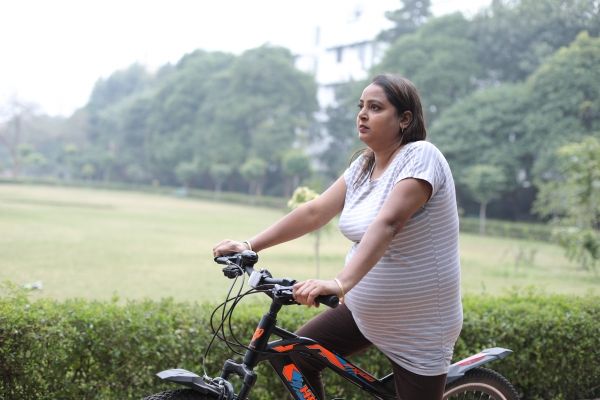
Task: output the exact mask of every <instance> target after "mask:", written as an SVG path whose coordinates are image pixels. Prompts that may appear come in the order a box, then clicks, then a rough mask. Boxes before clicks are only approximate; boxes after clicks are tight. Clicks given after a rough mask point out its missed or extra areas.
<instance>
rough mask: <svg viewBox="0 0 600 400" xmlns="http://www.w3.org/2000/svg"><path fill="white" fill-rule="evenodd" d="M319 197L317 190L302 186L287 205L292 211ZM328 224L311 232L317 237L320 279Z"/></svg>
mask: <svg viewBox="0 0 600 400" xmlns="http://www.w3.org/2000/svg"><path fill="white" fill-rule="evenodd" d="M317 197H319V194H318V193H317V192H315V191H314V190H312V189H310V188H308V187H306V186H301V187H298V188H296V190H294V194H293V195H292V197H291V198H290V199H289V200H288V203H287V206H288V208H289V209H290V211H292V210H295V209H296V208H298V207H300V206H301V205H302V204H305V203H308V202H309V201H311V200H314V199H316V198H317ZM327 226H328V225H325V226H324V227H322V228H319V229H317V230H316V231H314V232H312V233H311V234H313V235H314V237H315V243H314V251H315V262H316V266H317V273H316V278H317V279H319V276H320V272H321V267H320V265H321V264H320V260H321V256H320V252H319V250H320V247H321V235H322V233H323V232H325V231H326V230H327Z"/></svg>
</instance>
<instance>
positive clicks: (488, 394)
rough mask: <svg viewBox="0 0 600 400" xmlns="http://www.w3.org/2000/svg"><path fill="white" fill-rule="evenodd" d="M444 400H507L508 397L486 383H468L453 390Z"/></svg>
mask: <svg viewBox="0 0 600 400" xmlns="http://www.w3.org/2000/svg"><path fill="white" fill-rule="evenodd" d="M444 400H507V399H506V397H505V396H504V395H503V394H502V393H500V392H499V391H498V389H496V388H495V387H493V386H490V385H486V384H484V383H478V384H475V385H474V384H473V383H466V384H464V385H460V386H457V387H455V388H452V390H451V391H449V392H448V393H446V394H445V395H444Z"/></svg>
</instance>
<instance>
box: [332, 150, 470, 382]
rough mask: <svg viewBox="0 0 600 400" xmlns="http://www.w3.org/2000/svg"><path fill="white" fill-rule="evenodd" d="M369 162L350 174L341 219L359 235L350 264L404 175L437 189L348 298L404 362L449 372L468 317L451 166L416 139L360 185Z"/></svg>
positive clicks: (374, 337)
mask: <svg viewBox="0 0 600 400" xmlns="http://www.w3.org/2000/svg"><path fill="white" fill-rule="evenodd" d="M363 162H364V158H363V157H362V156H361V157H359V158H358V159H357V160H356V161H355V162H354V163H352V165H351V166H350V167H349V168H348V169H347V170H346V172H345V173H344V179H345V181H346V186H347V192H346V200H345V204H344V210H343V211H342V214H341V216H340V222H339V226H340V230H341V232H342V233H343V234H344V236H346V237H347V238H348V239H350V240H351V241H353V242H354V245H353V246H352V248H351V249H350V252H349V253H348V255H347V256H346V263H348V261H350V259H351V258H352V256H353V255H354V252H355V251H356V249H357V247H358V243H359V242H360V240H361V239H362V237H363V235H364V233H365V231H366V230H367V228H368V227H369V225H370V224H371V222H372V221H373V220H374V219H375V217H376V216H377V214H378V213H379V210H380V209H381V206H382V205H383V203H384V202H385V201H386V199H387V198H388V196H389V194H390V192H391V191H392V188H393V187H394V185H395V184H396V183H397V182H399V181H401V180H403V179H406V178H417V179H422V180H425V181H427V182H429V183H430V184H431V186H432V188H433V191H432V195H431V198H430V199H429V201H428V202H427V203H426V204H425V205H424V206H423V207H421V208H420V209H419V210H418V211H417V212H416V213H415V214H414V215H413V216H412V217H411V218H410V220H409V221H408V222H407V223H406V225H405V226H404V228H403V229H402V230H401V231H400V232H399V233H398V234H397V235H396V236H395V237H394V239H393V240H392V243H391V244H390V247H389V248H388V249H387V250H386V252H385V254H384V255H383V257H382V258H381V260H380V261H379V262H378V263H377V264H376V265H375V266H374V267H373V269H372V270H371V271H369V272H368V273H367V275H366V276H365V277H364V278H363V279H362V280H361V281H360V282H359V283H358V285H356V286H355V287H354V288H353V289H352V290H351V291H350V292H349V293H348V294H347V295H346V304H347V305H348V308H349V309H350V310H351V311H352V315H353V316H354V319H355V321H356V323H357V324H358V327H359V329H360V330H361V332H362V333H363V335H365V337H366V338H367V339H369V341H371V342H372V343H373V344H374V345H375V346H377V347H378V348H379V349H380V350H381V351H382V352H383V353H384V354H385V355H386V356H388V357H389V358H390V359H392V360H393V361H394V362H396V363H397V364H398V365H400V366H402V367H404V368H406V369H407V370H409V371H411V372H414V373H416V374H419V375H427V376H434V375H440V374H444V373H447V372H448V367H449V365H450V360H451V358H452V351H453V349H454V343H455V342H456V339H457V338H458V335H459V333H460V330H461V327H462V317H463V316H462V304H461V298H460V260H459V255H458V213H457V208H456V197H455V192H454V180H453V179H452V174H451V172H450V167H449V166H448V163H447V162H446V159H445V158H444V156H443V155H442V153H440V151H439V150H438V149H437V148H436V147H435V146H434V145H432V144H431V143H429V142H425V141H418V142H413V143H408V144H407V145H406V146H404V147H403V148H402V149H401V150H400V151H399V152H398V154H397V155H396V157H395V158H394V160H392V162H391V164H390V165H389V166H388V168H387V169H386V170H385V172H384V173H383V174H382V175H381V176H380V177H379V178H378V179H376V180H373V181H369V180H368V179H369V178H368V177H364V176H363V178H362V180H361V182H359V183H357V184H356V185H355V181H356V178H357V177H358V174H359V173H360V170H361V166H362V163H363Z"/></svg>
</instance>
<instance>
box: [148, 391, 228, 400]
mask: <svg viewBox="0 0 600 400" xmlns="http://www.w3.org/2000/svg"><path fill="white" fill-rule="evenodd" d="M215 399H217V397H215V396H213V395H212V394H202V393H199V392H197V391H195V390H193V389H175V390H167V391H166V392H160V393H156V394H153V395H152V396H148V397H144V399H143V400H215Z"/></svg>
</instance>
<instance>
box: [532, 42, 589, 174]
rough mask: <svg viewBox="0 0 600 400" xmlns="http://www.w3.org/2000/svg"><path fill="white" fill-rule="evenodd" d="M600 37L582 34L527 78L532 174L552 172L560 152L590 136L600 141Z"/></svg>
mask: <svg viewBox="0 0 600 400" xmlns="http://www.w3.org/2000/svg"><path fill="white" fill-rule="evenodd" d="M598 65H600V38H591V37H590V36H589V35H588V33H587V32H582V33H581V34H580V35H578V36H577V38H576V40H575V41H574V42H573V43H572V44H571V45H570V46H569V47H564V48H562V49H560V50H559V51H557V52H556V53H555V54H554V55H553V56H552V57H550V58H548V59H547V60H546V61H545V62H544V63H543V64H542V65H541V66H540V68H539V69H538V70H537V71H536V72H535V73H534V74H533V75H532V76H531V77H530V79H528V81H527V86H528V90H529V94H528V96H529V99H530V100H529V101H530V102H531V104H532V106H531V108H532V112H530V113H528V117H527V120H526V123H527V127H528V137H527V140H528V141H529V142H530V143H531V144H532V145H533V146H534V147H535V148H536V153H537V156H536V160H535V165H534V174H535V176H536V177H537V178H538V179H542V178H543V176H544V175H545V176H549V175H551V174H552V173H553V170H554V168H555V166H556V165H557V162H556V155H557V153H556V149H558V148H559V147H561V146H563V145H566V144H568V143H570V142H579V141H581V140H582V139H583V138H584V137H586V136H596V137H600V69H599V68H597V66H598Z"/></svg>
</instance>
